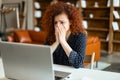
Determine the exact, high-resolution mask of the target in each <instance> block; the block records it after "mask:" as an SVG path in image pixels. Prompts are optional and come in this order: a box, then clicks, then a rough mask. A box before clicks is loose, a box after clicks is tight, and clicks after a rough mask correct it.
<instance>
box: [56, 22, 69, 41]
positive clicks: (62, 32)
mask: <svg viewBox="0 0 120 80" xmlns="http://www.w3.org/2000/svg"><path fill="white" fill-rule="evenodd" d="M56 34H57V37H58V40H59V42H60V43H61V42H63V41H66V34H67V30H66V28H65V27H64V25H63V24H60V25H59V26H58V27H57V33H56Z"/></svg>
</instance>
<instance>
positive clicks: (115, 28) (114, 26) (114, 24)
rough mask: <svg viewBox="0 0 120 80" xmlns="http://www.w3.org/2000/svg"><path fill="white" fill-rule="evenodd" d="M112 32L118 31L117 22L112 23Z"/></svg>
mask: <svg viewBox="0 0 120 80" xmlns="http://www.w3.org/2000/svg"><path fill="white" fill-rule="evenodd" d="M112 26H113V30H114V31H115V30H119V25H118V23H117V22H112Z"/></svg>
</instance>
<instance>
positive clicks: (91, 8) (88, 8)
mask: <svg viewBox="0 0 120 80" xmlns="http://www.w3.org/2000/svg"><path fill="white" fill-rule="evenodd" d="M82 9H83V10H95V9H96V10H98V9H99V10H103V9H110V7H105V6H103V7H102V6H101V7H87V8H82Z"/></svg>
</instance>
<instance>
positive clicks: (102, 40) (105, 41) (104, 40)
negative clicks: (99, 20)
mask: <svg viewBox="0 0 120 80" xmlns="http://www.w3.org/2000/svg"><path fill="white" fill-rule="evenodd" d="M100 41H101V42H104V43H108V41H107V40H106V39H100Z"/></svg>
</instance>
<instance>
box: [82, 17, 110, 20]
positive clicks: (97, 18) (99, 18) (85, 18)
mask: <svg viewBox="0 0 120 80" xmlns="http://www.w3.org/2000/svg"><path fill="white" fill-rule="evenodd" d="M83 19H84V20H109V18H103V17H102V18H101V17H96V18H88V17H83Z"/></svg>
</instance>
